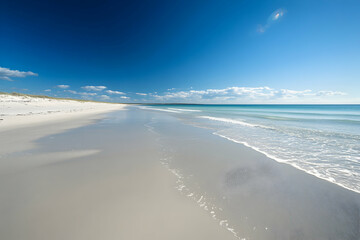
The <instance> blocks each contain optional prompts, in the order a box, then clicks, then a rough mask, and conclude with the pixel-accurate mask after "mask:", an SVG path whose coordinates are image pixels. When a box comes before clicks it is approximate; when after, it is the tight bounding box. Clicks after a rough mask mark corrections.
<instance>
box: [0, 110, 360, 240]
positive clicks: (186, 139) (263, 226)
mask: <svg viewBox="0 0 360 240" xmlns="http://www.w3.org/2000/svg"><path fill="white" fill-rule="evenodd" d="M90 123H91V124H90ZM0 144H1V145H2V146H3V148H2V149H1V151H0V159H1V161H0V179H1V181H0V190H1V191H2V192H4V193H6V194H3V195H2V196H0V212H2V213H3V214H2V215H1V216H0V236H1V237H3V238H6V239H9V240H12V239H14V240H15V239H24V238H26V239H29V240H35V239H39V238H44V236H45V238H49V239H54V240H61V239H64V238H67V239H73V238H76V239H80V240H82V239H84V240H85V239H86V240H92V239H94V240H95V239H144V238H147V239H153V240H160V239H164V240H165V239H176V240H183V239H193V238H195V239H207V240H217V239H229V240H230V239H236V238H240V239H244V238H245V239H253V240H261V239H268V240H285V239H331V237H335V238H340V236H341V239H344V240H347V239H349V240H352V239H357V238H358V237H359V236H360V232H359V226H358V225H357V224H356V223H357V222H360V214H359V213H360V195H359V194H358V193H355V192H352V191H349V190H347V189H344V188H342V187H340V186H338V185H335V184H333V183H331V182H328V181H324V180H322V179H319V178H317V177H315V176H313V175H309V174H307V173H306V172H304V171H301V170H299V169H296V168H294V167H292V166H290V165H288V164H282V163H279V162H276V161H273V160H272V159H270V158H268V157H266V156H265V155H264V154H262V153H260V152H258V151H256V150H254V149H252V148H249V147H247V146H245V145H243V144H238V143H235V142H232V141H229V140H227V139H224V138H222V137H219V136H216V135H214V134H213V131H211V130H209V129H205V128H199V127H196V126H193V125H189V124H186V123H184V122H182V121H181V120H179V119H178V118H176V117H175V115H173V114H168V113H164V112H155V111H144V110H141V109H139V108H136V107H127V108H126V110H124V111H113V112H110V113H108V114H106V115H104V114H102V115H92V117H91V118H88V117H79V118H73V119H71V120H69V121H63V122H61V123H59V122H49V123H48V124H43V125H31V127H24V128H21V129H12V130H11V131H5V132H2V134H1V137H0ZM204 210H205V211H204ZM335 212H336V214H335ZM34 219H36V220H34Z"/></svg>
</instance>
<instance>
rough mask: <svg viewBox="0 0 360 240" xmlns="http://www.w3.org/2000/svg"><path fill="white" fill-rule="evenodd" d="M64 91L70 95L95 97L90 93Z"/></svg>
mask: <svg viewBox="0 0 360 240" xmlns="http://www.w3.org/2000/svg"><path fill="white" fill-rule="evenodd" d="M65 91H66V92H69V93H72V94H77V95H81V96H96V95H97V93H91V92H77V91H74V90H65Z"/></svg>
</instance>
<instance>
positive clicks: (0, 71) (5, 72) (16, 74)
mask: <svg viewBox="0 0 360 240" xmlns="http://www.w3.org/2000/svg"><path fill="white" fill-rule="evenodd" d="M27 76H38V74H37V73H33V72H30V71H28V72H23V71H19V70H10V69H9V68H3V67H0V80H5V81H14V80H13V79H12V78H24V77H27Z"/></svg>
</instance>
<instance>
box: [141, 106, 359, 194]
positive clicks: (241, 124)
mask: <svg viewBox="0 0 360 240" xmlns="http://www.w3.org/2000/svg"><path fill="white" fill-rule="evenodd" d="M139 108H142V109H147V110H153V111H162V112H168V113H170V114H172V115H174V116H175V117H177V118H180V119H181V120H182V121H183V122H184V123H186V124H192V125H194V126H197V127H203V128H208V129H211V131H212V132H213V134H214V135H217V136H219V137H222V138H225V139H227V140H229V141H232V142H235V143H238V144H243V145H245V146H247V147H250V148H252V149H254V150H256V151H258V152H261V153H263V154H265V155H266V156H267V157H269V158H271V159H272V160H274V161H278V162H281V163H285V164H289V165H291V166H293V167H295V168H297V169H300V170H302V171H305V172H307V173H309V174H312V175H314V176H316V177H318V178H321V179H324V180H327V181H329V182H332V183H334V184H337V185H339V186H342V187H344V188H347V189H349V190H352V191H355V192H358V193H360V105H191V104H167V105H144V106H139Z"/></svg>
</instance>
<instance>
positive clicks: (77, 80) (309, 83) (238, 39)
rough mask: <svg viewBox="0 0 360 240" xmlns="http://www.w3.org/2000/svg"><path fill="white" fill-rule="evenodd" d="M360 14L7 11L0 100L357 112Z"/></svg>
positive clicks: (182, 3) (1, 39) (148, 6)
mask: <svg viewBox="0 0 360 240" xmlns="http://www.w3.org/2000/svg"><path fill="white" fill-rule="evenodd" d="M359 13H360V1H358V0H342V1H341V0H302V1H299V0H294V1H291V0H283V1H280V0H273V1H259V0H228V1H222V0H221V1H220V0H219V1H209V0H206V1H205V0H204V1H202V0H199V1H193V0H192V1H187V0H171V1H169V0H164V1H156V0H152V1H134V0H132V1H109V0H108V1H106V0H102V1H76V0H75V1H74V0H73V1H67V0H65V1H35V0H34V1H16V0H5V1H2V2H1V8H0V33H1V35H0V67H1V69H0V91H7V92H12V91H17V92H24V93H32V94H47V95H52V96H67V97H76V98H91V99H105V100H106V99H108V98H110V100H112V101H151V102H153V101H168V102H174V101H175V102H176V101H181V102H224V103H225V102H233V103H248V102H249V103H250V102H282V103H293V102H294V103H295V102H296V103H308V102H329V103H330V102H331V103H334V102H337V103H344V102H349V103H360V97H358V95H359V94H358V92H360V27H359V24H360V14H359ZM276 14H278V15H276ZM14 70H18V71H22V72H27V71H31V72H32V73H35V74H36V75H37V76H36V75H35V74H31V73H23V74H22V75H21V73H20V75H19V73H15V72H13V71H14ZM1 79H2V80H1ZM8 80H13V81H8ZM58 85H69V87H68V88H65V87H63V88H60V87H57V86H58ZM84 86H106V87H107V88H106V89H105V88H102V89H101V90H100V89H99V88H91V87H90V88H82V87H84ZM265 87H268V88H265ZM172 88H175V89H172ZM26 89H27V90H26ZM168 89H172V90H168ZM209 89H210V90H209ZM45 90H47V91H45ZM49 90H51V91H49ZM69 90H70V91H69ZM106 90H111V91H120V92H122V93H124V94H115V93H114V92H109V91H108V92H106ZM111 93H112V94H111ZM136 93H144V94H147V95H146V96H144V95H137V94H136ZM95 94H96V95H95ZM104 95H105V96H108V97H105V96H104Z"/></svg>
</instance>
